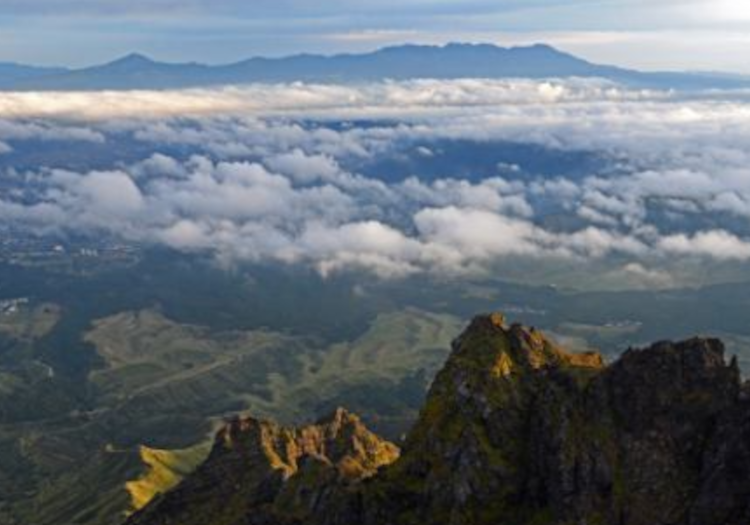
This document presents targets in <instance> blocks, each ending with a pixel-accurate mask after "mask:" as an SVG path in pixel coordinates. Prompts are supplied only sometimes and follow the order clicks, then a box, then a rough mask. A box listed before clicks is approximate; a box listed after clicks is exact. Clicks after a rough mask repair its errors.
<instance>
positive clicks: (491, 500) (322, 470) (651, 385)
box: [127, 314, 750, 525]
mask: <svg viewBox="0 0 750 525" xmlns="http://www.w3.org/2000/svg"><path fill="white" fill-rule="evenodd" d="M747 523H750V384H749V383H745V384H743V383H742V382H741V379H740V372H739V369H738V366H737V363H736V361H735V360H732V361H731V362H730V363H726V361H725V357H724V346H723V345H722V343H721V342H720V341H718V340H715V339H692V340H688V341H684V342H681V343H671V342H661V343H657V344H655V345H653V346H651V347H649V348H645V349H631V350H629V351H627V352H626V353H625V354H624V355H622V357H620V358H619V359H618V360H617V361H616V362H614V363H612V364H610V365H609V366H606V365H605V364H604V362H603V359H602V358H601V356H600V355H599V354H597V353H584V354H575V353H569V352H566V351H565V350H563V349H561V348H560V347H558V346H557V345H556V344H555V343H554V342H552V341H551V340H549V339H548V338H546V337H545V336H544V335H543V334H542V333H541V332H540V331H538V330H535V329H534V328H526V327H523V326H520V325H512V326H507V325H506V323H505V320H504V318H503V316H502V315H500V314H491V315H483V316H479V317H477V318H475V319H474V320H473V321H472V322H471V324H470V325H469V327H468V328H467V329H466V331H465V332H464V333H463V334H462V335H461V336H460V337H459V338H458V339H457V340H456V341H455V342H454V344H453V352H452V355H451V356H450V358H449V359H448V361H447V363H446V364H445V366H444V368H443V369H442V371H441V372H440V373H439V374H438V376H437V377H436V379H435V380H434V382H433V384H432V386H431V388H430V391H429V394H428V396H427V400H426V403H425V406H424V408H423V409H422V412H421V414H420V416H419V419H418V421H417V422H416V424H415V426H414V427H413V429H412V430H411V432H410V434H409V435H408V436H407V438H406V439H405V441H404V442H403V443H402V445H401V447H400V451H399V448H398V447H397V446H396V445H394V444H390V443H388V442H385V441H384V440H381V439H379V438H378V437H377V436H375V435H374V434H372V433H371V432H369V431H368V430H367V429H366V428H365V426H364V425H363V423H362V422H361V421H360V420H359V419H358V418H357V417H356V416H354V415H352V414H349V413H348V412H346V411H344V410H338V411H336V412H335V413H334V414H333V415H332V416H330V417H329V418H326V419H324V420H323V421H321V422H319V423H316V424H314V425H310V426H307V427H304V428H299V429H294V428H284V427H281V426H279V425H276V424H274V423H271V422H266V421H258V420H255V419H252V418H239V419H236V420H233V421H230V422H229V423H228V424H227V425H226V427H225V428H224V429H223V430H221V431H220V432H219V434H218V435H217V437H216V442H215V444H214V448H213V451H212V453H211V454H210V456H209V458H208V459H207V460H206V462H205V463H204V464H203V465H202V466H200V467H199V468H198V469H197V470H196V471H195V472H194V473H193V474H192V475H190V476H188V477H187V479H186V480H185V481H183V482H182V484H180V485H179V486H178V487H177V488H176V489H174V490H173V491H171V492H168V493H167V494H165V495H162V496H160V497H157V498H156V499H155V500H154V501H152V502H151V503H150V504H149V505H147V506H146V507H145V508H144V509H143V510H141V511H139V512H138V513H136V514H134V515H133V516H131V517H130V518H129V519H128V521H127V525H171V524H175V525H177V524H180V525H208V524H211V525H271V524H274V525H302V524H310V525H353V524H358V525H411V524H420V525H484V524H486V525H498V524H507V525H539V524H557V525H566V524H586V525H597V524H608V525H615V524H617V525H658V524H665V525H666V524H670V525H747Z"/></svg>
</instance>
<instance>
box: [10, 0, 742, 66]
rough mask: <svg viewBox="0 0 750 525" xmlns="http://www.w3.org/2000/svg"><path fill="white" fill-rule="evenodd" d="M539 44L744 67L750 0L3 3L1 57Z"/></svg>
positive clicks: (215, 58)
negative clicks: (451, 43) (414, 44)
mask: <svg viewBox="0 0 750 525" xmlns="http://www.w3.org/2000/svg"><path fill="white" fill-rule="evenodd" d="M449 41H472V42H478V41H482V42H495V43H498V44H507V45H510V44H525V43H530V42H540V41H541V42H546V43H550V44H553V45H556V46H558V47H561V48H563V49H565V50H568V51H571V52H574V53H577V54H580V55H582V56H584V57H586V58H589V59H591V60H595V61H600V62H609V63H616V64H620V65H625V66H635V67H639V68H642V69H699V70H726V71H741V72H747V73H750V58H748V56H750V53H748V50H750V0H568V1H564V0H127V1H123V0H1V1H0V60H7V61H20V62H32V63H39V64H67V65H75V66H79V65H88V64H91V63H96V62H102V61H106V60H109V59H112V58H114V57H116V56H118V55H123V54H126V53H129V52H131V51H139V52H143V53H146V54H149V55H152V56H154V57H156V58H159V59H164V60H172V61H186V60H196V61H201V62H212V63H216V62H230V61H233V60H238V59H242V58H246V57H248V56H252V55H284V54H290V53H296V52H301V51H305V52H322V53H333V52H339V51H362V50H369V49H374V48H377V47H381V46H384V45H389V44H398V43H404V42H418V43H444V42H449Z"/></svg>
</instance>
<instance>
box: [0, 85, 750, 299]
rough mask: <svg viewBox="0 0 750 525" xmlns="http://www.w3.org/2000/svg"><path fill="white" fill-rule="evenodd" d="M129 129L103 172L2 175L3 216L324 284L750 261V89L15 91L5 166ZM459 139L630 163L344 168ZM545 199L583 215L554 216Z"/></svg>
mask: <svg viewBox="0 0 750 525" xmlns="http://www.w3.org/2000/svg"><path fill="white" fill-rule="evenodd" d="M316 122H317V123H318V124H316V125H312V124H311V123H316ZM321 122H322V123H323V124H320V123H321ZM334 122H335V123H336V125H325V123H328V124H330V123H334ZM363 122H366V124H363ZM342 123H343V124H342ZM123 137H127V140H128V141H134V142H136V143H138V144H139V145H141V147H143V146H144V145H146V146H147V149H148V150H149V152H148V154H144V155H143V158H139V159H137V160H135V161H132V162H127V163H123V162H119V161H118V162H115V161H113V162H112V165H111V166H110V167H109V168H107V169H97V170H70V169H63V168H61V167H60V166H56V165H54V164H45V165H39V166H37V167H35V168H34V169H24V170H18V169H15V168H14V167H12V166H9V167H6V168H5V169H4V173H2V174H1V175H0V176H1V177H2V179H3V181H2V182H3V184H2V185H1V186H0V220H2V222H3V224H4V225H6V226H13V229H14V231H28V232H29V233H33V234H54V235H66V234H68V233H91V234H96V235H98V234H101V233H104V234H108V235H114V236H117V237H119V238H122V239H123V240H127V241H135V242H140V243H154V244H164V245H168V246H170V247H173V248H176V249H180V250H184V251H189V252H206V253H212V254H215V255H216V257H217V259H218V260H221V261H224V262H227V263H230V262H237V261H253V262H283V263H288V264H306V265H311V266H314V267H315V268H317V269H318V270H319V271H320V272H321V273H323V274H330V273H333V272H337V271H344V270H348V269H364V270H367V271H372V272H374V273H375V274H377V275H378V276H381V277H400V276H406V275H410V274H414V273H419V272H442V273H446V274H465V273H471V274H481V273H482V272H486V271H488V270H490V269H491V268H492V267H493V265H494V264H495V263H497V262H498V261H503V260H508V259H512V258H521V259H526V260H528V259H536V260H550V261H556V260H559V261H567V262H570V261H577V260H580V261H592V260H594V261H596V260H606V259H607V258H616V259H617V260H618V261H619V263H618V264H621V269H622V271H624V272H629V273H631V274H632V275H633V276H634V277H638V278H640V279H642V280H644V281H648V282H652V283H653V284H657V285H668V284H669V282H670V276H669V275H668V273H666V272H665V271H663V268H664V267H665V266H666V265H667V263H668V262H669V261H673V260H675V259H694V260H698V261H706V264H708V263H711V262H722V261H736V262H738V263H742V262H745V261H748V260H750V223H748V221H750V148H748V144H750V93H746V92H708V93H692V94H689V95H685V94H678V93H670V92H655V91H638V90H629V89H625V88H623V87H621V86H617V85H614V84H611V83H608V82H603V81H592V80H571V81H554V82H553V81H547V82H537V81H522V80H519V81H496V80H456V81H431V80H422V81H408V82H382V83H376V84H368V85H359V86H357V85H348V86H341V85H308V84H301V83H299V84H285V85H273V86H271V85H255V86H245V87H225V88H216V89H200V90H182V91H153V92H137V91H136V92H78V93H0V155H10V154H12V153H13V152H14V150H15V149H16V148H18V147H21V146H20V145H22V144H23V143H24V142H25V141H36V142H35V143H39V144H41V146H40V147H43V145H44V144H45V143H48V142H50V141H62V142H66V143H67V142H77V143H84V144H85V143H90V144H92V145H93V144H96V145H98V146H99V147H101V146H102V145H104V146H106V147H109V148H112V150H113V151H116V150H117V148H119V147H121V141H122V140H124V139H123ZM454 139H456V140H457V139H461V140H470V141H479V142H487V141H513V142H518V143H526V144H538V145H541V146H544V147H546V148H552V149H555V150H563V151H594V152H599V153H601V154H602V155H606V156H607V158H609V159H611V163H613V164H618V163H619V164H622V166H621V169H618V170H609V171H608V172H606V173H604V172H602V173H598V172H591V173H588V172H580V173H576V174H575V176H572V175H571V174H570V173H568V174H567V175H562V174H560V175H551V176H550V175H546V176H541V175H535V174H533V173H532V174H525V175H524V176H523V177H517V176H513V171H514V170H520V169H522V168H523V167H522V166H521V167H518V166H507V165H502V164H499V165H498V172H497V174H496V175H495V176H491V177H488V178H484V179H482V180H476V179H474V180H470V179H463V178H460V177H444V178H439V179H432V180H428V179H426V178H424V177H421V178H420V177H409V178H406V179H404V180H398V181H396V182H386V180H392V179H391V178H389V177H388V176H387V175H388V174H383V176H382V177H375V176H372V174H370V176H365V175H363V174H360V173H357V172H356V171H355V170H349V169H346V168H344V167H343V166H345V165H351V164H352V162H351V160H352V159H360V160H362V161H366V160H367V159H376V158H378V157H379V156H380V157H386V156H388V155H391V154H393V152H394V151H395V150H396V149H397V148H400V150H403V149H404V144H406V145H411V144H414V148H413V151H412V152H411V153H412V154H413V155H423V156H429V155H433V154H434V153H435V152H433V151H431V149H430V146H429V145H430V144H433V143H437V142H438V141H441V140H454ZM177 150H178V151H180V152H185V151H187V152H189V153H188V154H184V153H183V154H181V155H176V154H174V153H169V152H173V151H177ZM30 188H33V191H32V190H30ZM540 203H544V209H549V207H550V205H552V206H553V207H554V208H555V209H558V210H562V212H563V214H564V215H566V216H568V217H569V218H572V219H574V221H572V222H571V221H566V224H568V226H565V227H562V226H560V225H559V224H558V223H550V222H549V221H548V220H544V219H545V216H544V210H542V205H541V204H540ZM570 224H572V225H573V226H570Z"/></svg>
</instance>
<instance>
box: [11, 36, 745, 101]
mask: <svg viewBox="0 0 750 525" xmlns="http://www.w3.org/2000/svg"><path fill="white" fill-rule="evenodd" d="M571 77H581V78H603V79H608V80H612V81H615V82H618V83H622V84H624V85H628V86H632V87H641V88H658V89H687V90H695V89H707V88H716V89H732V88H743V87H748V86H750V79H748V78H743V77H732V76H729V75H718V74H698V73H666V72H665V73H658V72H640V71H635V70H631V69H623V68H618V67H613V66H605V65H599V64H594V63H591V62H588V61H586V60H583V59H581V58H578V57H575V56H573V55H570V54H568V53H564V52H562V51H560V50H557V49H555V48H553V47H550V46H547V45H543V44H537V45H533V46H525V47H511V48H504V47H499V46H495V45H491V44H458V43H453V44H447V45H445V46H426V45H402V46H394V47H388V48H384V49H381V50H378V51H374V52H371V53H364V54H340V55H332V56H323V55H311V54H303V55H295V56H289V57H282V58H263V57H256V58H251V59H248V60H243V61H240V62H236V63H233V64H225V65H205V64H198V63H182V64H173V63H164V62H158V61H155V60H152V59H151V58H149V57H146V56H144V55H140V54H131V55H128V56H126V57H123V58H120V59H118V60H115V61H113V62H110V63H107V64H103V65H97V66H92V67H87V68H82V69H62V68H54V69H43V68H32V67H28V66H20V65H16V64H5V65H4V66H3V65H2V64H0V89H3V90H19V91H29V90H32V91H33V90H100V89H108V90H130V89H175V88H191V87H206V86H220V85H233V84H249V83H280V82H295V81H301V82H318V83H352V82H372V81H382V80H386V79H392V80H409V79H420V78H432V79H460V78H489V79H503V78H531V79H544V78H571Z"/></svg>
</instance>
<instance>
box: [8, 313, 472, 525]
mask: <svg viewBox="0 0 750 525" xmlns="http://www.w3.org/2000/svg"><path fill="white" fill-rule="evenodd" d="M460 324H461V323H460V322H459V321H458V319H457V318H455V317H452V316H450V315H439V314H432V313H427V312H423V311H420V310H417V309H410V308H408V309H403V310H400V311H395V312H390V313H384V314H381V315H379V316H377V317H376V318H375V319H374V321H373V322H372V324H371V326H370V328H369V329H368V330H367V331H366V332H365V333H364V334H362V335H361V336H360V337H358V338H356V339H354V340H352V341H345V342H340V343H336V344H330V345H327V344H321V341H320V340H317V339H309V338H302V337H298V336H291V335H288V334H280V333H275V332H271V331H267V330H248V331H241V330H231V331H213V330H210V329H208V328H204V327H199V326H195V325H188V324H184V323H177V322H175V321H173V320H171V319H169V318H167V317H166V316H165V315H164V314H162V313H161V312H159V311H158V310H154V309H148V310H140V311H133V312H123V313H118V314H115V315H112V316H108V317H105V318H102V319H99V320H97V321H95V322H94V323H93V324H92V326H91V328H90V330H89V331H88V332H86V333H85V335H84V338H85V341H86V342H88V343H89V344H91V345H92V346H93V347H94V349H95V351H96V354H97V356H98V359H99V361H100V366H99V367H98V368H96V369H94V370H93V371H92V372H91V373H90V374H89V377H88V380H89V384H90V388H91V392H92V395H93V396H94V398H93V399H94V400H95V403H93V404H92V406H91V407H90V408H89V409H88V410H78V411H75V412H71V413H65V414H61V415H60V417H57V418H50V419H45V420H39V421H35V422H33V423H32V422H30V423H29V424H28V425H26V426H24V427H21V426H19V425H17V424H16V425H6V426H3V425H0V447H2V446H3V443H5V446H6V447H7V450H8V454H7V456H6V457H5V458H4V461H5V462H7V463H8V466H7V468H8V471H9V472H12V471H16V472H18V471H21V470H23V471H24V472H26V474H25V476H24V477H25V478H26V479H27V480H28V485H27V486H26V487H25V488H24V489H23V490H14V491H13V494H14V496H13V498H12V499H13V501H12V502H11V503H10V504H9V503H6V504H5V505H4V506H3V505H0V524H2V525H6V524H11V523H13V524H14V525H16V524H24V523H26V522H27V520H28V519H30V518H31V517H33V520H34V524H35V525H59V523H61V521H60V520H64V521H63V522H65V523H71V524H86V525H94V524H96V525H99V524H102V525H103V524H108V523H116V522H117V520H118V519H119V518H120V517H122V515H123V513H125V512H128V511H131V510H133V509H134V508H137V507H139V506H141V505H143V504H145V502H146V501H148V500H149V499H150V498H151V497H153V495H154V494H156V493H158V492H160V491H163V490H166V489H168V488H169V487H171V486H172V485H173V484H175V483H176V482H177V481H178V480H179V479H180V478H181V476H183V475H184V474H185V473H186V472H187V471H189V470H190V469H191V468H193V467H194V466H195V465H196V464H197V463H198V462H199V461H200V460H201V458H202V457H203V456H205V454H206V452H207V448H206V447H207V445H206V443H207V441H206V439H207V438H208V437H209V436H210V434H211V432H212V431H213V430H214V429H215V428H216V426H217V425H218V424H220V422H221V421H222V420H223V419H224V418H225V417H226V416H228V415H229V414H233V413H237V412H245V411H247V412H251V413H253V414H255V415H259V416H261V417H264V416H265V417H273V418H276V419H280V420H284V421H289V422H301V421H302V420H309V419H311V418H313V417H315V416H316V415H322V414H323V413H324V412H326V411H328V410H331V409H332V408H334V407H335V406H338V405H346V406H348V407H351V408H353V409H355V410H358V411H360V412H361V413H363V415H364V417H365V418H367V419H369V422H370V423H371V424H372V425H373V426H374V427H375V428H377V429H379V430H380V431H382V432H384V433H386V434H389V435H390V436H391V437H398V435H399V434H400V433H402V432H403V431H404V430H405V429H406V428H407V427H408V425H409V424H410V422H411V421H412V419H413V418H414V416H415V414H416V411H417V409H418V407H419V405H420V404H421V402H422V398H423V396H424V392H425V389H426V387H427V384H428V381H429V380H430V378H431V377H432V375H433V373H434V371H435V370H436V369H437V368H438V367H439V366H440V364H441V363H442V362H443V360H444V358H445V356H446V355H447V353H448V351H449V343H450V341H451V339H452V338H453V337H455V336H456V335H457V333H458V332H459V331H460V328H461V326H460ZM196 444H197V445H196ZM11 460H12V461H11ZM0 463H2V461H0ZM79 478H81V479H79ZM94 480H95V481H94ZM11 482H12V480H11V479H8V480H7V483H8V484H10V483H11ZM92 482H95V483H96V486H91V483H92ZM1 484H2V476H0V490H2V486H1ZM8 494H10V492H8ZM92 495H96V497H93V496H92ZM3 512H4V513H5V514H3ZM13 520H15V521H13Z"/></svg>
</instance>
